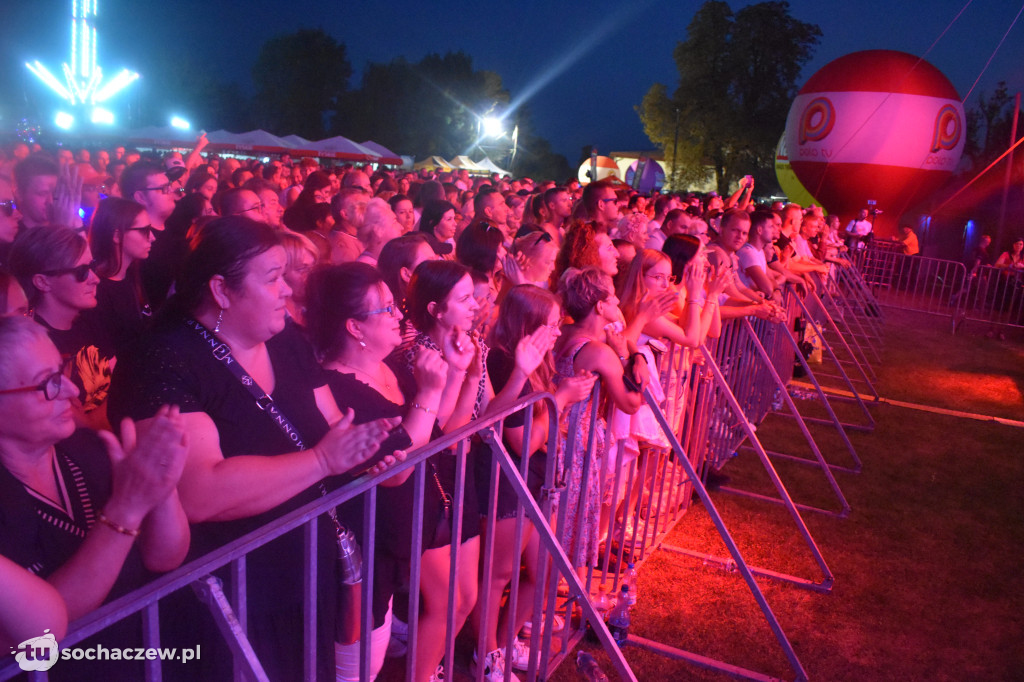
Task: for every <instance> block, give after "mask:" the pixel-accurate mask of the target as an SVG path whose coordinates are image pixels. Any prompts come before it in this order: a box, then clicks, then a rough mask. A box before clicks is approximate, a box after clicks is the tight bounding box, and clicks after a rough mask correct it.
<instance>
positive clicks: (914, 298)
mask: <svg viewBox="0 0 1024 682" xmlns="http://www.w3.org/2000/svg"><path fill="white" fill-rule="evenodd" d="M854 263H855V264H856V266H857V268H858V271H859V273H860V274H861V275H862V277H863V279H864V281H865V282H866V283H867V285H868V286H869V287H870V290H871V292H872V294H873V296H874V297H875V299H876V300H877V302H878V303H879V304H880V305H883V306H886V307H891V308H898V309H900V310H914V311H918V312H923V313H928V314H931V315H940V316H943V317H947V316H948V317H950V318H951V319H952V320H953V321H954V324H958V323H959V322H960V321H962V319H963V318H964V317H965V312H966V309H967V308H972V309H976V310H977V309H979V306H978V305H977V303H978V301H983V302H987V301H989V300H992V299H995V298H1002V302H1003V303H1004V304H1005V305H1006V310H1007V311H1008V312H1007V315H1006V317H1004V318H1002V319H999V320H998V321H997V320H994V319H992V318H991V317H990V316H988V315H986V314H985V313H986V312H990V311H991V308H989V307H987V305H986V304H985V303H982V304H981V306H980V311H984V312H980V311H979V313H975V316H976V318H977V319H979V320H982V321H990V322H995V323H996V324H1003V323H1007V322H1009V319H1010V318H1013V313H1012V310H1013V309H1014V299H1013V297H1012V294H1011V296H1010V297H1009V298H1003V291H1002V289H1001V288H1000V287H998V286H996V285H994V284H993V283H992V280H991V278H990V276H989V275H990V273H988V272H986V271H985V270H986V268H984V267H983V268H979V269H977V270H975V271H973V272H971V273H968V271H967V268H966V266H965V265H964V264H963V263H961V262H959V261H953V260H945V259H941V258H928V257H925V256H921V255H920V254H917V255H913V256H908V255H906V254H904V253H901V252H898V251H896V250H894V249H893V248H892V247H891V246H890V245H889V244H888V243H886V242H875V243H872V245H871V246H869V247H868V248H867V249H864V250H863V252H862V253H859V254H857V255H855V256H854ZM979 291H980V292H981V295H980V298H979V293H978V292H979ZM1019 298H1020V296H1019V295H1018V299H1019ZM1016 306H1017V307H1016V310H1017V312H1018V313H1019V312H1020V311H1021V307H1020V303H1017V304H1016ZM1016 319H1017V320H1018V322H1017V323H1016V324H1020V317H1019V315H1018V316H1017V318H1016ZM1009 323H1010V324H1013V323H1012V322H1009ZM954 331H955V329H954Z"/></svg>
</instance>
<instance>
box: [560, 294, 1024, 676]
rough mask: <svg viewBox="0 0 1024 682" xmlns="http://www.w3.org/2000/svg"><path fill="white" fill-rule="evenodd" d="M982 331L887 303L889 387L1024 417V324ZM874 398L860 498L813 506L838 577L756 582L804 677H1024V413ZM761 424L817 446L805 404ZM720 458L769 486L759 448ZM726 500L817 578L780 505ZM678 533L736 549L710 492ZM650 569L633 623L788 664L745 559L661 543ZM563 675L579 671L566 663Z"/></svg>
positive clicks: (884, 391) (764, 663)
mask: <svg viewBox="0 0 1024 682" xmlns="http://www.w3.org/2000/svg"><path fill="white" fill-rule="evenodd" d="M979 331H980V332H983V331H984V330H983V329H981V330H979V329H977V328H971V327H968V328H967V329H964V330H961V331H960V332H959V333H958V334H957V335H956V336H952V335H950V333H949V324H948V321H947V320H944V319H941V318H934V317H928V316H925V315H917V314H911V313H904V312H901V311H893V310H890V311H888V315H887V320H886V339H885V349H884V352H883V361H884V364H882V365H880V366H878V367H876V370H877V372H878V374H879V377H878V382H877V384H876V387H877V389H878V391H879V393H880V394H881V396H882V398H883V399H887V400H893V401H901V402H906V403H913V404H916V405H922V406H932V407H938V408H943V409H947V410H957V411H962V412H967V413H972V414H978V415H990V416H996V417H1001V418H1004V419H1010V420H1018V421H1024V397H1022V392H1024V346H1022V345H1021V334H1020V332H1019V331H1017V332H1013V333H1011V334H1008V336H1009V337H1010V340H1009V341H1005V342H1003V341H998V340H992V339H988V338H985V337H984V336H983V335H982V334H981V333H979ZM801 409H803V407H802V406H801ZM809 409H813V406H810V408H809ZM871 412H872V414H873V415H874V417H875V419H876V421H877V427H876V429H875V430H874V432H872V433H863V432H851V434H850V437H851V440H852V441H853V443H854V445H855V447H856V449H857V452H858V454H859V456H860V457H861V459H862V460H863V463H864V468H863V472H862V473H860V474H851V473H843V472H839V473H837V474H836V478H837V480H838V482H839V484H840V486H841V488H842V490H843V492H844V494H845V495H846V497H847V499H848V501H849V503H850V505H851V507H852V509H853V512H852V514H851V515H850V516H849V518H846V519H841V518H836V517H834V516H828V515H824V514H820V513H814V512H806V513H804V519H805V521H806V523H807V525H808V527H809V529H810V531H811V534H812V535H813V537H814V539H815V541H816V542H817V545H818V547H819V548H820V550H821V552H822V554H823V556H824V558H825V560H826V562H827V564H828V567H829V569H830V570H831V571H832V573H833V574H834V577H835V584H834V587H833V588H832V590H831V591H830V592H829V593H827V594H820V593H816V592H811V591H807V590H803V589H798V588H795V587H793V586H791V585H788V584H783V583H778V582H773V581H770V580H767V579H761V580H760V581H759V584H760V585H761V589H762V590H763V592H764V594H765V596H766V598H767V600H768V602H769V604H770V605H771V607H772V609H773V610H774V612H775V614H776V616H777V617H778V619H779V622H780V623H781V625H782V628H783V630H784V631H785V633H786V635H787V636H788V638H789V639H790V641H791V642H792V644H793V647H794V649H795V651H796V654H797V656H798V657H799V659H800V661H801V663H802V664H803V666H804V668H805V670H806V672H807V674H808V677H809V679H811V680H1020V679H1024V627H1022V623H1024V615H1022V614H1024V588H1022V581H1021V579H1020V573H1021V569H1022V568H1024V501H1022V490H1024V428H1021V427H1019V426H1014V425H1005V424H1000V423H997V422H994V421H991V420H988V421H986V420H979V419H975V418H970V417H965V416H951V415H948V414H941V413H935V412H932V411H928V410H922V409H913V408H907V407H901V406H896V405H893V404H890V403H886V402H883V403H880V404H876V405H873V406H872V407H871ZM840 413H841V414H842V415H845V416H847V417H849V418H851V419H853V418H855V417H856V415H855V414H854V413H852V412H851V411H850V408H848V407H842V408H840ZM758 433H759V435H760V436H761V437H762V440H763V441H764V443H765V445H766V446H767V447H769V448H772V449H776V450H784V451H791V452H794V453H795V454H804V452H805V450H803V449H802V448H806V446H805V445H803V442H802V438H800V436H799V432H798V431H797V430H796V428H795V426H794V424H793V422H792V420H786V419H782V418H778V417H770V418H769V419H768V420H767V421H766V422H765V423H764V424H762V425H761V427H760V428H759V431H758ZM814 433H815V436H816V438H818V442H819V444H820V445H821V446H822V449H823V451H824V452H825V456H826V458H827V459H829V461H831V462H833V463H838V464H847V463H849V456H848V455H846V454H845V452H844V451H843V450H842V449H841V447H840V446H841V443H840V441H839V439H838V438H836V436H835V433H834V431H832V432H830V431H829V430H828V429H826V428H825V427H815V428H814ZM775 464H776V468H777V469H778V471H779V474H780V476H781V477H782V479H783V481H785V483H786V485H787V488H788V489H789V491H790V493H791V494H792V496H793V498H794V499H795V500H796V501H798V502H806V503H810V504H814V505H820V506H823V507H826V508H830V509H837V508H838V506H837V503H836V501H835V497H834V496H833V495H832V494H831V492H830V491H829V489H828V487H827V485H826V482H825V479H824V477H823V476H822V473H821V472H820V471H818V470H815V469H811V468H808V467H806V466H804V465H801V464H796V463H792V462H786V461H781V460H779V461H776V462H775ZM725 472H726V473H728V474H729V475H730V476H731V477H732V479H733V480H732V484H733V485H735V486H737V487H741V488H744V489H750V490H756V491H759V492H768V491H770V486H769V485H768V479H767V477H766V475H765V473H764V469H763V468H762V466H761V464H760V462H759V461H758V460H757V458H756V457H755V456H754V455H753V453H749V452H747V453H744V454H743V455H741V456H740V457H738V458H737V459H735V460H734V461H732V462H730V463H729V465H728V466H727V467H726V469H725ZM713 501H714V503H715V505H716V507H717V508H718V509H719V511H720V512H721V514H722V515H723V517H724V518H725V521H726V524H727V525H728V527H729V529H730V532H731V533H732V535H733V537H734V538H735V539H736V541H737V543H738V545H739V547H740V550H741V552H742V553H743V555H744V557H745V558H746V560H747V561H748V563H750V564H752V565H756V566H759V567H762V568H768V569H771V570H775V571H780V572H784V573H790V574H793V575H797V576H800V577H803V578H807V579H810V580H816V581H817V580H820V579H821V572H820V570H819V569H818V567H817V566H816V564H815V563H814V561H813V559H812V557H811V554H810V552H809V551H808V549H807V546H806V545H805V543H804V542H803V540H802V539H801V538H800V537H799V535H798V534H797V532H796V526H795V525H794V523H793V521H792V520H791V519H790V518H789V516H788V514H787V513H786V512H785V510H784V508H782V507H781V506H778V505H774V504H770V503H766V502H763V501H756V500H752V499H750V498H744V497H738V496H735V495H729V494H725V493H716V494H713ZM667 543H668V544H672V545H676V546H679V547H684V548H687V549H695V550H698V551H702V552H707V553H711V554H721V555H724V554H725V553H726V551H725V547H724V545H723V544H722V542H721V540H720V538H719V537H718V534H717V533H716V531H715V529H714V527H713V526H712V524H711V522H710V520H709V517H708V515H707V513H706V511H705V509H704V508H703V507H701V506H700V505H699V504H698V505H695V506H694V507H693V508H692V509H691V510H690V511H689V512H688V513H687V515H686V516H685V517H684V518H683V520H682V522H681V523H680V524H679V525H678V526H677V527H676V529H675V530H674V531H673V532H672V534H671V535H670V536H669V538H668V540H667ZM640 585H641V591H640V603H639V605H638V607H637V609H636V611H635V613H634V618H633V626H632V631H631V632H632V633H633V634H636V635H640V636H642V637H645V638H648V639H651V640H656V641H658V642H661V643H663V644H667V645H670V646H673V647H678V648H683V649H687V650H689V651H692V652H695V653H698V654H701V655H704V656H709V657H713V658H717V659H721V660H724V661H726V662H728V663H730V664H733V665H737V666H742V667H746V668H750V669H753V670H757V671H759V672H763V673H766V674H769V675H773V676H777V677H780V678H784V679H792V678H793V672H792V670H791V669H790V668H789V666H788V664H787V662H786V659H785V658H784V656H783V655H782V653H781V649H780V648H779V646H778V645H777V643H776V641H775V639H774V637H773V636H772V633H771V631H770V630H769V628H768V627H767V625H766V623H765V620H764V618H763V617H762V615H761V612H760V611H759V610H758V608H757V606H756V603H755V602H754V600H753V598H752V597H751V595H750V592H749V591H748V590H747V587H746V585H745V583H744V582H743V581H742V580H741V579H740V578H739V576H738V575H736V574H727V573H725V572H723V571H721V570H720V569H718V568H714V567H711V566H705V565H703V564H702V562H701V561H700V560H699V559H693V558H690V557H687V556H683V555H679V554H675V553H672V552H669V551H659V552H657V553H656V554H655V555H654V556H653V557H652V558H651V559H650V560H648V561H647V562H646V563H645V564H644V566H643V569H642V573H641V583H640ZM588 650H592V649H589V648H588ZM592 651H593V650H592ZM594 653H595V655H596V656H597V657H598V660H600V661H602V662H603V663H604V665H605V670H606V671H607V672H609V674H610V676H611V672H612V668H611V666H610V665H609V664H608V663H607V658H605V657H604V656H603V654H602V653H601V652H600V651H594ZM625 654H626V657H627V660H628V661H629V662H630V665H631V666H632V668H633V670H634V672H635V673H636V676H637V678H638V679H640V680H704V679H709V680H711V679H728V677H727V676H726V675H724V674H723V673H720V672H714V671H707V670H702V669H700V668H698V667H695V666H694V665H692V664H689V663H683V662H680V661H674V660H670V659H668V658H665V657H663V656H660V655H657V654H654V653H650V652H647V651H645V650H641V649H639V648H637V647H632V646H630V647H627V648H626V649H625ZM552 679H555V680H574V679H578V677H577V675H576V672H575V669H574V666H571V665H563V666H562V667H561V668H560V669H559V670H558V671H557V672H556V674H555V675H554V677H553V678H552Z"/></svg>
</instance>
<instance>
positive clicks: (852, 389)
mask: <svg viewBox="0 0 1024 682" xmlns="http://www.w3.org/2000/svg"><path fill="white" fill-rule="evenodd" d="M787 300H788V301H791V302H792V303H795V304H796V306H797V307H798V308H799V310H800V311H801V312H802V313H803V316H804V319H805V320H806V322H807V325H808V328H809V329H810V330H811V332H812V333H813V334H815V335H816V336H817V337H818V338H819V339H820V340H821V342H822V358H824V357H828V358H829V359H830V360H831V361H832V365H833V367H834V368H835V370H836V371H837V372H838V374H837V375H830V376H831V377H832V378H836V379H840V380H841V383H842V388H844V389H846V391H847V392H848V393H849V394H850V396H849V397H844V396H840V395H836V394H835V393H830V394H829V396H830V397H831V398H832V399H840V400H850V401H852V402H855V403H856V404H857V406H858V407H859V408H860V412H861V414H862V415H863V416H864V422H863V423H859V424H853V423H849V422H842V423H841V427H842V429H857V430H861V431H873V430H874V428H875V418H874V416H873V415H872V414H871V411H870V410H868V407H867V405H866V404H865V403H864V400H863V398H861V395H860V392H859V391H858V390H857V388H856V386H855V385H854V383H853V381H852V380H851V379H850V376H849V374H847V373H846V369H845V368H844V366H843V363H842V362H841V361H840V359H839V357H838V356H837V355H836V352H835V350H834V349H833V348H832V345H831V344H829V343H828V341H827V339H826V338H825V335H824V333H823V330H824V327H825V324H828V326H829V327H831V328H832V330H833V331H834V332H835V333H836V334H837V335H839V332H838V330H837V329H836V328H835V324H834V321H832V319H831V317H829V316H828V314H827V313H825V314H824V318H825V323H824V324H822V323H819V322H817V321H816V320H815V318H814V317H813V315H812V313H811V311H810V309H809V308H808V307H807V305H806V303H805V302H804V300H803V299H801V298H800V297H799V296H796V295H795V294H792V295H790V297H789V298H788V299H787ZM838 341H839V345H840V346H841V347H843V348H845V350H846V352H847V354H848V356H849V357H853V353H852V351H851V350H850V349H849V346H848V345H846V341H845V340H844V339H843V338H842V337H841V335H839V336H838ZM794 342H795V339H794ZM797 360H798V361H799V362H800V365H801V367H802V368H803V370H804V372H805V373H806V374H807V379H808V380H809V381H810V382H811V383H812V384H813V385H814V388H815V390H816V391H817V394H818V398H819V399H820V400H822V402H823V403H824V405H825V408H826V410H827V411H828V413H829V418H830V419H828V420H825V419H819V418H812V417H808V418H807V421H813V422H815V423H821V424H828V423H832V424H835V425H836V426H837V427H838V426H839V425H840V422H839V421H838V420H837V419H836V415H835V412H834V410H832V407H831V405H830V404H829V401H828V397H826V395H825V390H824V389H823V388H822V385H821V383H820V382H819V380H818V378H817V377H816V376H815V374H814V373H813V372H811V368H810V366H809V365H808V363H807V360H806V358H805V357H804V355H803V354H802V353H798V355H797ZM854 364H855V366H856V367H857V368H858V371H859V373H860V379H861V381H863V382H864V384H865V386H866V387H867V389H868V390H869V392H870V393H871V394H872V396H873V397H874V399H875V400H878V399H879V395H878V391H876V390H875V387H874V385H873V384H872V383H871V380H870V379H869V378H868V377H867V375H866V373H865V372H864V370H863V368H862V367H860V366H859V365H857V364H856V363H854ZM821 374H822V373H820V372H819V375H821ZM850 448H851V450H852V446H850ZM854 459H857V458H856V454H854ZM858 461H859V460H858ZM858 466H859V465H858Z"/></svg>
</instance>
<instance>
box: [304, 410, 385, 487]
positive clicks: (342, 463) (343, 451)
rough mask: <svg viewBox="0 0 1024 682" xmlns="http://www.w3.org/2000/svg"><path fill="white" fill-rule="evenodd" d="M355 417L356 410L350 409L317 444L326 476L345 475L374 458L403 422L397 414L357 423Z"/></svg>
mask: <svg viewBox="0 0 1024 682" xmlns="http://www.w3.org/2000/svg"><path fill="white" fill-rule="evenodd" d="M352 420H353V412H352V410H351V409H349V410H346V411H345V414H344V415H343V416H342V418H341V419H339V420H338V421H337V422H335V424H334V425H333V426H331V428H330V430H329V431H328V432H327V435H325V436H324V437H323V438H321V439H320V442H319V443H317V444H316V446H315V447H314V450H315V451H316V453H317V457H318V458H319V459H320V463H321V466H323V467H324V471H325V475H328V476H333V475H337V474H343V473H345V472H347V471H349V470H351V469H353V468H355V467H357V466H358V465H359V464H361V463H362V462H365V461H366V460H368V459H370V457H372V456H373V455H374V453H376V452H377V450H378V449H379V448H380V444H381V443H383V442H384V439H385V438H387V437H388V432H389V431H390V430H391V429H393V428H394V427H396V426H398V424H399V423H401V421H402V420H401V419H400V418H398V417H394V418H391V419H377V420H375V421H371V422H366V423H365V424H359V425H358V426H353V425H352Z"/></svg>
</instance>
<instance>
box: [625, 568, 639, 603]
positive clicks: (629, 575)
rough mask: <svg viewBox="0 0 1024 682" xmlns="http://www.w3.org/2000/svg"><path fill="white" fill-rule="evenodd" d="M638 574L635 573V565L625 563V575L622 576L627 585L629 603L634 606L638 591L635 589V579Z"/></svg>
mask: <svg viewBox="0 0 1024 682" xmlns="http://www.w3.org/2000/svg"><path fill="white" fill-rule="evenodd" d="M638 579H639V576H637V574H636V567H634V566H633V563H632V562H630V563H628V564H626V576H625V578H624V580H625V582H626V584H627V585H629V605H630V606H636V597H637V594H638V592H639V590H638V589H637V587H638V586H637V580H638Z"/></svg>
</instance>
